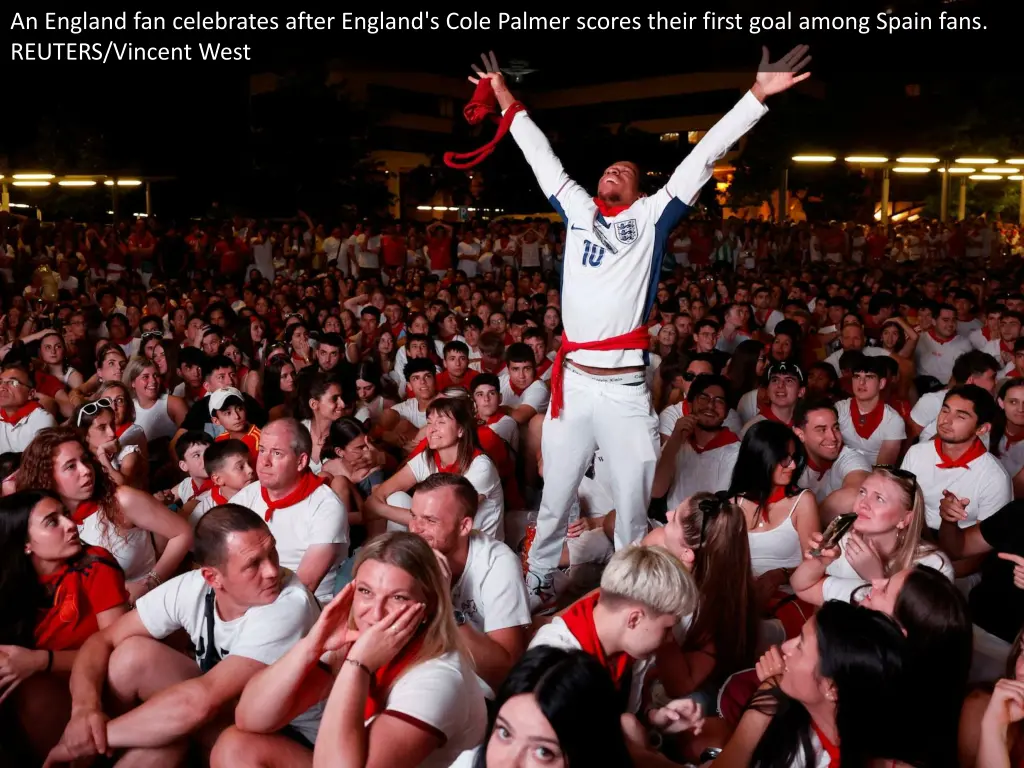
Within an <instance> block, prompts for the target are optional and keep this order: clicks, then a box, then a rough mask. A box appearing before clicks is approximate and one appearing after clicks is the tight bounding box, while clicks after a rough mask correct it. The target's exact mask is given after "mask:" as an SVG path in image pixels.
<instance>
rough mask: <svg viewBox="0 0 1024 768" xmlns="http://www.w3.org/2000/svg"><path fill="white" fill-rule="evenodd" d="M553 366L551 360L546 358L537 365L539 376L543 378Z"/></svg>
mask: <svg viewBox="0 0 1024 768" xmlns="http://www.w3.org/2000/svg"><path fill="white" fill-rule="evenodd" d="M550 367H551V360H549V359H548V358H546V357H545V358H544V359H543V360H542V361H541V362H540V364H539V365H538V366H537V378H538V379H539V378H541V377H542V376H543V375H544V374H545V373H547V372H548V368H550Z"/></svg>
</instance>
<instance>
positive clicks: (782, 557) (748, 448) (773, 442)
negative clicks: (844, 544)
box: [728, 421, 821, 637]
mask: <svg viewBox="0 0 1024 768" xmlns="http://www.w3.org/2000/svg"><path fill="white" fill-rule="evenodd" d="M806 463H807V457H806V454H805V453H804V447H803V443H801V442H800V440H798V439H797V437H796V435H795V434H794V433H793V430H792V429H790V428H789V427H787V426H786V425H784V424H779V423H778V422H774V421H759V422H757V423H755V424H754V425H753V426H751V427H750V428H749V429H748V430H747V433H746V434H745V435H744V436H743V442H742V443H741V444H740V452H739V455H738V456H737V457H736V466H735V467H734V468H733V472H732V482H731V483H730V484H729V490H728V495H729V498H731V499H732V500H733V501H734V502H735V503H736V504H737V505H739V507H740V509H741V510H742V512H743V516H744V518H745V520H746V523H747V540H748V542H749V545H750V564H751V567H752V569H753V573H754V576H755V577H756V578H757V580H758V585H757V586H758V594H759V598H760V602H761V604H762V605H765V606H767V605H768V604H774V603H776V602H779V601H780V600H785V599H788V596H789V594H790V593H791V591H790V589H789V577H790V576H791V575H792V572H793V570H794V569H795V568H796V567H797V566H799V565H800V564H801V563H802V562H803V559H804V552H806V551H807V550H809V549H811V547H812V546H813V543H812V539H811V537H812V536H813V535H814V534H815V533H820V532H821V523H820V521H819V519H818V504H817V502H816V501H815V498H814V494H813V493H807V492H806V490H804V489H801V488H799V487H798V486H797V480H798V479H799V477H800V473H801V472H803V470H804V466H805V464H806ZM779 592H781V593H785V597H784V596H781V595H779V594H777V593H779ZM801 623H802V622H801ZM798 628H799V623H793V624H791V625H790V626H789V627H788V628H787V637H791V636H792V633H793V632H795V631H796V630H797V629H798Z"/></svg>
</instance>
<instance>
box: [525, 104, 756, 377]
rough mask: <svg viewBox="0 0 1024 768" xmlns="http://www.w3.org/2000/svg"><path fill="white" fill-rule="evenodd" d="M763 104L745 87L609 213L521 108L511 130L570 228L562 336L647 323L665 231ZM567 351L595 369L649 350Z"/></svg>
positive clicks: (585, 337)
mask: <svg viewBox="0 0 1024 768" xmlns="http://www.w3.org/2000/svg"><path fill="white" fill-rule="evenodd" d="M767 111H768V110H767V107H765V106H764V104H762V103H761V102H760V101H758V100H757V97H755V96H754V94H753V93H752V92H750V91H748V92H747V94H746V95H745V96H744V97H743V98H742V99H741V100H740V101H739V103H738V104H737V105H736V106H735V107H733V108H732V109H731V110H730V111H729V112H728V114H726V115H725V116H724V117H723V118H722V119H721V120H719V121H718V122H717V123H716V124H715V125H714V127H712V128H711V130H709V131H708V132H707V134H705V136H704V138H703V139H701V141H700V143H698V144H697V146H695V147H694V148H693V150H692V151H691V152H690V154H689V155H687V156H686V158H685V159H684V160H683V162H682V163H680V165H679V166H678V167H677V168H676V170H675V171H674V172H673V174H672V177H671V178H670V179H669V181H668V184H666V185H665V186H664V187H662V188H661V189H660V190H658V191H657V192H656V193H655V194H653V195H651V196H650V197H642V198H640V199H639V200H637V201H636V202H635V203H633V205H631V206H630V207H629V208H627V209H626V210H624V211H622V212H621V213H618V214H616V215H615V216H613V217H611V218H608V219H606V218H605V217H604V216H603V215H602V214H601V213H600V212H599V211H598V208H597V204H596V203H595V202H594V198H593V197H591V195H590V194H588V193H587V192H586V191H585V190H584V189H583V187H581V186H580V185H579V184H577V183H576V182H575V181H573V180H572V179H570V178H569V176H568V174H566V172H565V169H564V168H563V167H562V163H561V162H560V161H559V160H558V158H557V157H556V156H555V153H554V152H553V151H552V149H551V145H550V144H549V143H548V140H547V138H546V137H545V136H544V133H543V132H542V131H541V130H540V129H539V128H538V127H537V125H536V124H535V123H534V122H533V120H532V119H531V118H530V116H529V115H528V114H527V113H526V112H525V111H522V112H519V113H517V114H516V115H515V117H514V118H513V119H512V125H511V128H510V132H511V134H512V135H513V136H514V137H515V140H516V142H517V143H518V144H519V147H520V149H521V150H522V152H523V155H525V157H526V160H527V162H529V164H530V166H531V167H532V168H533V172H534V174H535V175H536V177H537V181H538V182H539V183H540V187H541V190H543V192H544V194H545V195H547V196H548V199H549V201H550V202H551V204H552V206H554V208H555V210H556V211H558V213H559V214H560V215H561V216H562V219H563V220H564V221H565V226H566V229H567V233H566V245H565V262H564V271H563V276H562V297H561V303H562V324H563V326H564V328H565V335H566V337H567V338H569V339H570V340H572V341H577V342H586V341H596V340H600V339H609V338H612V337H614V336H621V335H623V334H626V333H629V332H631V331H633V330H635V329H636V328H639V327H640V326H641V325H643V324H644V323H645V322H646V320H647V317H648V315H649V314H650V311H651V307H652V306H653V304H654V301H655V297H656V294H657V289H658V279H659V277H660V274H661V262H662V259H663V257H664V254H665V251H666V246H667V244H668V238H669V234H670V233H671V232H672V230H673V229H674V228H675V226H676V225H677V224H678V223H679V221H680V219H682V218H683V216H685V215H686V213H687V212H688V211H689V210H690V206H692V205H693V204H694V203H695V202H696V200H697V197H698V196H699V195H700V190H701V188H702V187H703V186H704V184H705V183H707V181H708V180H709V179H710V178H711V176H712V175H713V173H714V169H715V162H716V161H717V160H719V159H720V158H722V157H723V156H724V155H725V154H726V152H728V151H729V148H730V147H731V146H732V145H733V144H735V143H736V142H737V141H738V140H739V139H740V138H742V137H743V135H744V134H746V133H747V131H749V130H750V129H751V128H752V127H753V126H754V125H755V124H756V123H757V121H758V120H760V119H761V117H762V116H763V115H764V114H765V113H766V112H767ZM568 357H569V359H571V360H574V361H576V362H578V363H580V364H581V365H590V366H595V367H598V368H620V367H627V366H640V365H646V364H647V353H646V352H643V351H641V350H614V351H608V352H596V351H586V350H580V351H578V352H573V353H570V354H569V355H568Z"/></svg>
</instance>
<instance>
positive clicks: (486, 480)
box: [365, 397, 505, 541]
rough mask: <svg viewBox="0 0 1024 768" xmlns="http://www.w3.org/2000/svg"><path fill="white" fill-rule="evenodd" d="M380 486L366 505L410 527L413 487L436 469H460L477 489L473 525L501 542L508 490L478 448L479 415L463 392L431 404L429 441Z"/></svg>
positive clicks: (372, 511) (379, 515)
mask: <svg viewBox="0 0 1024 768" xmlns="http://www.w3.org/2000/svg"><path fill="white" fill-rule="evenodd" d="M420 448H422V450H420V452H419V453H416V454H414V455H413V456H412V458H410V459H409V461H407V462H406V464H405V466H404V467H402V468H401V469H399V470H398V471H397V472H396V473H395V474H394V475H392V476H391V477H389V478H388V479H387V480H385V481H384V482H383V483H381V484H380V485H379V486H377V487H376V488H375V489H374V490H373V493H371V494H370V497H369V498H368V499H367V500H366V507H365V510H366V512H368V513H369V514H371V515H374V516H376V517H377V518H378V519H384V520H387V521H389V527H390V528H392V529H394V525H392V524H395V525H398V526H402V527H408V525H409V521H410V519H411V515H410V512H409V508H410V506H411V504H412V500H411V498H410V497H409V495H408V494H409V492H410V491H411V490H412V488H413V486H415V485H416V483H421V482H423V481H424V480H426V479H427V478H428V477H429V476H430V475H433V474H434V473H436V472H441V473H451V474H460V475H462V476H463V477H465V478H466V479H467V480H469V482H470V483H472V484H473V487H474V488H476V491H477V494H479V497H480V499H479V501H480V503H479V506H478V507H477V511H476V516H475V518H474V521H473V527H474V528H476V529H477V530H478V531H482V532H483V533H486V534H488V535H490V536H493V537H494V538H496V539H497V540H499V541H503V540H504V538H505V522H504V515H505V495H504V492H503V490H502V487H501V478H500V477H499V475H498V469H497V467H495V466H494V462H492V461H491V460H490V458H488V456H487V454H485V453H484V452H483V449H482V448H481V447H480V439H479V437H477V425H476V418H475V416H474V415H473V413H472V411H471V406H470V404H469V399H468V398H465V397H440V398H438V399H437V400H435V401H434V402H432V403H431V404H430V406H429V408H427V427H426V445H425V446H420Z"/></svg>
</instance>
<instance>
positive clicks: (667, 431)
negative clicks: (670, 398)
mask: <svg viewBox="0 0 1024 768" xmlns="http://www.w3.org/2000/svg"><path fill="white" fill-rule="evenodd" d="M744 397H746V395H744ZM754 399H755V406H754V413H757V405H756V400H757V390H754ZM681 418H683V401H680V402H678V403H673V404H672V405H670V406H669V407H668V408H666V409H665V410H663V411H662V412H661V413H660V414H659V415H658V432H659V433H661V434H662V435H664V436H665V437H672V430H674V429H675V428H676V422H677V421H679V420H680V419H681ZM722 426H723V427H725V428H726V429H731V430H732V431H733V432H735V433H736V434H737V435H738V434H739V433H740V432H742V431H743V422H742V421H741V420H740V414H738V413H737V412H736V411H735V410H733V409H732V408H730V409H729V412H728V413H727V414H726V415H725V421H723V422H722Z"/></svg>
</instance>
